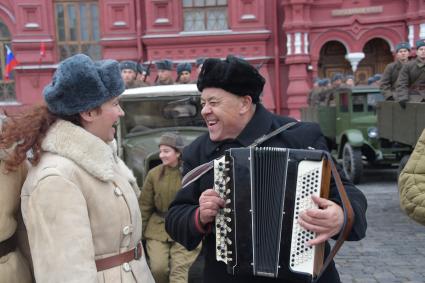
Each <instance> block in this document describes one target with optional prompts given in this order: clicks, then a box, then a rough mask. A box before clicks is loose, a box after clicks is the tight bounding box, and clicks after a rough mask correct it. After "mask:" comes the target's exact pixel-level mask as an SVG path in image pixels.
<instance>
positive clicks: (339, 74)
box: [332, 73, 344, 82]
mask: <svg viewBox="0 0 425 283" xmlns="http://www.w3.org/2000/svg"><path fill="white" fill-rule="evenodd" d="M343 79H344V76H343V75H342V74H341V73H336V74H334V75H333V77H332V82H334V81H337V80H343Z"/></svg>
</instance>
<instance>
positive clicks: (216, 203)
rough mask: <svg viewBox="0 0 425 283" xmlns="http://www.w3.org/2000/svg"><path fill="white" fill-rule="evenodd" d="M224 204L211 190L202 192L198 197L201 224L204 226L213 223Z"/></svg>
mask: <svg viewBox="0 0 425 283" xmlns="http://www.w3.org/2000/svg"><path fill="white" fill-rule="evenodd" d="M224 204H225V203H224V200H223V199H222V198H220V196H219V195H218V193H217V192H216V191H214V190H213V189H208V190H206V191H204V192H203V193H202V194H201V196H200V197H199V221H200V222H201V224H202V225H204V226H205V225H206V224H208V223H210V222H213V221H214V220H215V216H216V215H217V213H218V211H219V209H220V208H222V207H224Z"/></svg>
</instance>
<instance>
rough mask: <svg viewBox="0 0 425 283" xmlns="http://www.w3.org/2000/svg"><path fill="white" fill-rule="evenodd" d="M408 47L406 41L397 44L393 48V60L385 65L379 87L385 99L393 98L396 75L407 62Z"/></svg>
mask: <svg viewBox="0 0 425 283" xmlns="http://www.w3.org/2000/svg"><path fill="white" fill-rule="evenodd" d="M410 49H411V48H410V44H409V43H408V42H400V43H399V44H397V46H396V48H395V52H396V54H395V57H396V59H395V61H394V62H392V63H390V64H388V65H387V66H386V67H385V70H384V73H383V75H382V79H381V85H380V87H379V88H380V89H381V91H382V94H383V95H384V97H385V100H394V96H395V90H396V87H397V79H398V75H399V73H400V70H401V68H402V67H403V65H404V64H406V63H407V62H409V55H410Z"/></svg>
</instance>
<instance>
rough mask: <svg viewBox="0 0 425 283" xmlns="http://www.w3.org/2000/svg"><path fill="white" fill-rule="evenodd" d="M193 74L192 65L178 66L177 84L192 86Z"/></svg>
mask: <svg viewBox="0 0 425 283" xmlns="http://www.w3.org/2000/svg"><path fill="white" fill-rule="evenodd" d="M191 73H192V65H190V63H180V64H178V65H177V79H176V82H177V83H179V84H190V75H191Z"/></svg>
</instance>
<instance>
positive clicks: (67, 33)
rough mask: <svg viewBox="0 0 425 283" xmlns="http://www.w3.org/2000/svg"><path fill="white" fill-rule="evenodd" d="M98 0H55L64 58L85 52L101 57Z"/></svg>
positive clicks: (57, 35)
mask: <svg viewBox="0 0 425 283" xmlns="http://www.w3.org/2000/svg"><path fill="white" fill-rule="evenodd" d="M97 2H98V1H93V0H55V16H56V38H57V44H58V47H59V57H60V60H63V59H65V58H67V57H69V56H72V55H74V54H77V53H84V54H86V55H88V56H90V57H91V58H93V59H95V60H99V59H101V55H102V54H101V47H100V44H99V39H100V32H99V30H100V28H99V9H98V3H97Z"/></svg>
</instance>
